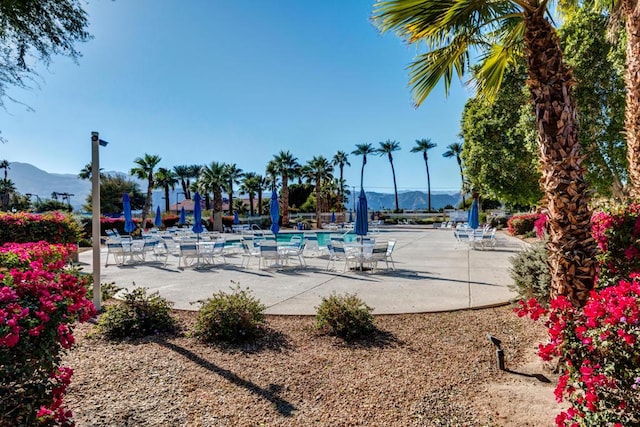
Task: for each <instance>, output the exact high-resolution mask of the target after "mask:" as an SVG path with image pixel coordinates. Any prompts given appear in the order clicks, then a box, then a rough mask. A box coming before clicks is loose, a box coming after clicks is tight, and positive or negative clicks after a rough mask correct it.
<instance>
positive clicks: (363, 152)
mask: <svg viewBox="0 0 640 427" xmlns="http://www.w3.org/2000/svg"><path fill="white" fill-rule="evenodd" d="M375 152H376V150H375V148H373V145H371V144H356V149H355V150H353V151H352V152H351V154H355V155H356V156H362V169H361V170H360V188H363V185H364V165H366V164H367V155H368V154H374V153H375Z"/></svg>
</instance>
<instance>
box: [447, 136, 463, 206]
mask: <svg viewBox="0 0 640 427" xmlns="http://www.w3.org/2000/svg"><path fill="white" fill-rule="evenodd" d="M442 157H446V158H447V159H449V158H451V157H455V158H456V161H457V162H458V168H460V182H461V184H460V185H461V188H462V190H461V191H460V193H461V195H462V206H465V200H464V194H465V188H464V187H465V185H464V171H463V170H462V144H461V143H459V142H452V143H451V144H449V145H447V151H445V152H444V153H442Z"/></svg>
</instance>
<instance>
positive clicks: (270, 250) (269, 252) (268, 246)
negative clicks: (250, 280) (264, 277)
mask: <svg viewBox="0 0 640 427" xmlns="http://www.w3.org/2000/svg"><path fill="white" fill-rule="evenodd" d="M270 259H271V260H274V261H275V263H276V264H278V261H279V260H280V256H279V254H278V246H277V244H276V242H271V241H268V240H263V241H261V242H260V258H259V259H258V268H259V269H260V270H262V264H263V263H264V262H265V261H267V260H270Z"/></svg>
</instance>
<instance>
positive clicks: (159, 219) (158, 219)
mask: <svg viewBox="0 0 640 427" xmlns="http://www.w3.org/2000/svg"><path fill="white" fill-rule="evenodd" d="M153 224H154V225H155V226H156V227H162V215H161V214H160V206H158V207H156V217H155V219H154V221H153Z"/></svg>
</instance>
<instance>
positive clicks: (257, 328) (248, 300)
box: [195, 285, 265, 343]
mask: <svg viewBox="0 0 640 427" xmlns="http://www.w3.org/2000/svg"><path fill="white" fill-rule="evenodd" d="M231 290H232V292H231V293H225V292H222V291H220V292H218V293H214V294H213V296H212V297H211V298H208V299H206V300H205V301H201V303H202V307H200V312H199V313H198V318H197V320H196V326H195V335H196V336H197V337H198V338H200V339H201V340H203V341H206V342H214V341H224V342H230V343H244V342H248V341H252V340H253V339H255V338H256V337H257V336H259V335H260V333H261V332H262V326H263V325H264V323H265V316H264V310H265V306H264V305H263V304H262V303H260V301H259V300H258V299H257V298H255V297H254V296H253V295H251V291H250V290H249V289H248V288H247V289H246V290H245V289H240V287H239V286H237V285H236V287H234V288H231Z"/></svg>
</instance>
